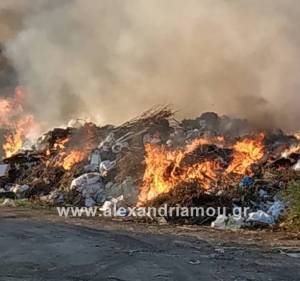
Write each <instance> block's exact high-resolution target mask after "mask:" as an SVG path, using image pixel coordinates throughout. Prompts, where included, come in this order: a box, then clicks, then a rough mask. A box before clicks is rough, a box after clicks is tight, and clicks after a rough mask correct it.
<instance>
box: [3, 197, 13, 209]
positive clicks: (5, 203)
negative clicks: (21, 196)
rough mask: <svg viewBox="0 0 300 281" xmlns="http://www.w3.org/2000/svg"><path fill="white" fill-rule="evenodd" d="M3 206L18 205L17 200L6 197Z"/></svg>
mask: <svg viewBox="0 0 300 281" xmlns="http://www.w3.org/2000/svg"><path fill="white" fill-rule="evenodd" d="M1 206H3V207H16V203H15V200H12V199H9V198H6V199H5V200H4V202H3V203H2V204H1Z"/></svg>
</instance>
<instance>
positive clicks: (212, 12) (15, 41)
mask: <svg viewBox="0 0 300 281" xmlns="http://www.w3.org/2000/svg"><path fill="white" fill-rule="evenodd" d="M1 11H2V12H3V11H10V12H11V13H12V11H14V13H16V11H18V13H17V14H18V15H20V18H21V19H20V18H19V19H18V20H19V21H21V24H20V26H19V27H18V30H17V31H16V32H15V34H14V36H11V37H10V38H9V40H7V41H6V44H5V47H6V55H7V56H8V58H9V59H10V61H11V62H12V64H13V65H14V67H15V69H16V71H17V73H18V78H19V81H20V83H22V84H23V86H24V87H26V89H27V94H28V103H29V104H30V107H31V110H32V111H33V112H34V114H35V116H36V118H38V119H40V120H43V121H46V122H47V123H48V124H49V126H54V125H56V124H60V123H66V122H67V121H68V119H70V118H77V117H78V118H90V119H91V120H94V121H97V122H99V123H101V124H104V123H121V122H123V121H125V120H127V119H129V118H131V117H133V116H135V115H138V114H139V113H141V112H142V111H144V110H146V109H148V108H149V107H152V106H153V105H157V104H171V105H172V106H173V107H174V108H175V109H176V110H178V112H179V113H178V115H179V117H180V118H181V117H194V116H199V115H200V114H201V113H202V112H204V111H214V112H217V113H219V114H227V115H231V116H235V117H241V118H248V119H249V120H250V121H251V122H253V123H254V124H257V125H258V126H265V127H281V128H283V129H285V130H295V129H299V125H298V123H297V121H298V120H299V117H300V111H299V109H298V108H299V101H300V94H299V89H300V79H299V78H300V77H299V76H300V52H299V51H300V50H299V49H300V48H299V43H300V36H299V18H300V6H299V4H298V1H296V0H285V1H282V0H264V1H261V0H252V1H246V0H202V1H199V0H187V1H182V0H164V1H161V0H151V1H141V0H130V1H129V0H88V1H82V0H73V1H71V0H70V1H53V0H51V1H50V0H48V1H46V0H39V1H35V0H26V1H25V0H23V1H22V0H19V1H17V0H15V1H11V0H10V1H8V0H5V1H3V0H1V4H0V12H1Z"/></svg>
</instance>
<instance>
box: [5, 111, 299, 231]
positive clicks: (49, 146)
mask: <svg viewBox="0 0 300 281" xmlns="http://www.w3.org/2000/svg"><path fill="white" fill-rule="evenodd" d="M299 171H300V141H299V137H298V136H297V135H285V134H284V133H283V132H282V131H280V130H273V131H264V132H261V131H259V130H257V129H255V128H253V127H252V126H250V124H249V123H248V122H247V121H246V120H240V119H232V118H229V117H227V116H222V117H220V116H218V115H217V114H215V113H210V112H209V113H204V114H202V115H201V116H200V117H198V118H196V119H188V120H182V121H178V120H176V119H175V118H174V115H173V112H172V111H171V110H170V109H169V108H167V107H163V108H154V109H151V110H149V111H147V112H145V113H144V114H142V115H141V116H139V117H137V118H135V119H133V120H131V121H129V122H126V123H124V124H122V125H120V126H112V125H107V126H103V127H98V126H96V125H95V124H93V123H85V122H80V121H74V122H72V123H71V124H70V126H68V127H67V128H63V129H62V128H56V129H53V130H52V131H50V132H48V133H46V134H44V135H43V136H42V137H41V138H40V139H39V140H38V141H37V143H36V144H35V145H34V146H33V147H32V149H30V150H22V151H19V152H18V153H17V154H14V155H13V156H11V157H9V158H6V159H3V161H2V164H1V165H0V197H2V198H11V199H15V198H28V199H30V200H37V201H42V202H45V203H47V204H51V205H54V206H57V205H65V204H71V205H74V206H86V207H92V206H95V205H98V206H102V208H104V209H105V208H109V207H110V206H111V205H112V203H116V204H118V205H119V206H125V207H126V206H155V207H159V206H162V205H164V204H168V206H184V207H192V206H203V207H223V206H225V207H226V208H228V209H229V210H231V209H233V208H234V207H235V206H239V207H248V208H249V209H250V213H249V214H248V216H247V217H246V218H243V219H242V221H241V220H240V219H239V220H237V219H236V218H235V217H233V216H232V217H231V216H229V217H227V216H223V217H222V216H219V217H217V218H216V220H215V221H213V226H214V227H218V228H227V227H230V228H239V227H241V226H243V225H245V223H247V224H267V225H273V224H275V223H276V222H277V221H278V219H279V218H280V215H281V214H282V213H283V211H284V209H285V203H284V202H283V200H282V199H281V193H282V191H284V190H285V188H286V186H287V184H288V182H289V181H291V180H293V179H297V178H299ZM166 219H167V220H170V221H172V220H174V218H166ZM177 219H178V220H180V219H181V218H176V219H175V220H176V221H178V220H177ZM187 219H188V221H189V222H192V223H211V221H212V220H213V219H211V218H209V219H208V218H206V217H197V218H184V221H185V222H186V220H187Z"/></svg>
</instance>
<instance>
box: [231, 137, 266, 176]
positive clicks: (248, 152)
mask: <svg viewBox="0 0 300 281" xmlns="http://www.w3.org/2000/svg"><path fill="white" fill-rule="evenodd" d="M263 139H264V135H263V134H259V135H258V136H257V137H256V138H255V139H251V138H246V139H243V140H241V141H238V142H237V143H236V144H235V145H234V146H233V148H234V157H233V161H232V163H231V164H230V165H229V167H228V168H227V169H226V174H229V173H235V174H239V175H244V174H247V173H249V172H250V167H251V165H252V164H254V163H256V162H257V161H259V160H261V159H262V158H263V156H264V145H263Z"/></svg>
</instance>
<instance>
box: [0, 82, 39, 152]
mask: <svg viewBox="0 0 300 281" xmlns="http://www.w3.org/2000/svg"><path fill="white" fill-rule="evenodd" d="M24 99H25V93H24V90H23V89H22V88H21V87H17V88H16V89H15V95H14V96H13V97H8V98H3V97H1V98H0V126H1V128H4V129H6V130H7V131H8V133H7V134H6V135H5V136H4V139H5V143H4V144H3V146H2V148H3V152H4V156H5V157H11V156H12V155H14V154H15V153H17V152H18V151H19V150H20V149H21V148H22V147H23V144H24V141H25V140H26V139H27V138H28V137H29V136H31V135H32V134H33V131H36V132H35V133H37V132H38V124H37V123H35V121H34V118H33V116H32V115H30V114H27V113H25V112H24V108H23V103H24Z"/></svg>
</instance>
